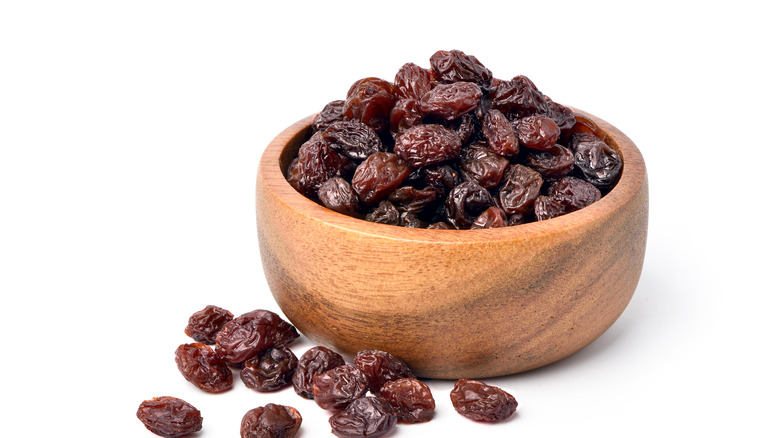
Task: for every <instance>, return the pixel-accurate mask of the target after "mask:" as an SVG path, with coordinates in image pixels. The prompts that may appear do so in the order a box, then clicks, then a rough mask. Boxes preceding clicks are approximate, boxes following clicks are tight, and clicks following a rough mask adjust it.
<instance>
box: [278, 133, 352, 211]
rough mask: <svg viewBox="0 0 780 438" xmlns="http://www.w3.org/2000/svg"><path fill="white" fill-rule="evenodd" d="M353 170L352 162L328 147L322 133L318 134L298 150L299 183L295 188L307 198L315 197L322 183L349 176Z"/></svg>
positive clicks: (297, 172) (296, 172)
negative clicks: (337, 177)
mask: <svg viewBox="0 0 780 438" xmlns="http://www.w3.org/2000/svg"><path fill="white" fill-rule="evenodd" d="M353 168H354V164H353V163H352V160H350V159H349V158H347V157H345V156H343V155H341V154H339V153H338V152H336V151H335V150H334V149H333V148H331V147H330V146H328V142H327V141H325V140H324V139H323V137H322V133H320V132H317V133H315V134H314V135H313V136H312V137H311V138H310V139H309V140H307V141H306V142H305V143H304V144H302V145H301V148H300V149H299V150H298V162H297V164H296V170H295V176H296V178H297V181H298V183H297V187H296V186H295V185H293V187H296V188H297V189H298V191H299V192H301V193H303V194H304V195H306V196H314V195H316V193H317V190H319V188H320V186H321V185H322V183H324V182H325V181H327V180H329V179H330V178H333V177H336V176H342V177H343V176H347V175H349V174H351V173H352V169H353Z"/></svg>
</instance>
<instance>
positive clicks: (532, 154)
mask: <svg viewBox="0 0 780 438" xmlns="http://www.w3.org/2000/svg"><path fill="white" fill-rule="evenodd" d="M524 162H525V165H526V166H528V167H530V168H531V169H533V170H535V171H537V172H539V173H540V174H541V175H542V177H543V178H544V179H546V180H553V179H560V178H563V177H564V176H566V175H568V174H569V173H570V172H571V171H572V169H574V154H572V153H571V151H570V150H569V148H567V147H565V146H561V145H559V144H556V145H554V146H553V147H552V148H550V149H549V150H546V151H535V150H529V151H528V154H527V155H526V156H525V160H524Z"/></svg>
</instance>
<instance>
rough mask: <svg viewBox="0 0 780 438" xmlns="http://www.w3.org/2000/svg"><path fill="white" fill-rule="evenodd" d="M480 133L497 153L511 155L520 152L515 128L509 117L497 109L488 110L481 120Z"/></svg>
mask: <svg viewBox="0 0 780 438" xmlns="http://www.w3.org/2000/svg"><path fill="white" fill-rule="evenodd" d="M482 133H483V134H484V135H485V139H487V142H488V145H490V149H493V151H494V152H495V153H497V154H499V155H503V156H505V157H513V156H515V155H517V153H518V152H520V143H519V142H518V139H517V135H515V129H514V127H512V123H510V122H509V119H507V118H506V116H504V114H502V113H501V111H498V110H490V111H488V113H487V117H485V120H484V121H483V122H482Z"/></svg>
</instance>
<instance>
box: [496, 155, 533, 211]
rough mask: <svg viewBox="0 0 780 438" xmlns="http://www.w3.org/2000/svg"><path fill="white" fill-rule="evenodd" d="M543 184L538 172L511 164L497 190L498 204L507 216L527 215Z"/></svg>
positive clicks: (520, 165)
mask: <svg viewBox="0 0 780 438" xmlns="http://www.w3.org/2000/svg"><path fill="white" fill-rule="evenodd" d="M543 182H544V181H543V180H542V176H541V175H540V174H539V172H536V171H535V170H532V169H529V168H528V167H525V166H523V165H522V164H513V165H511V166H509V168H507V170H506V171H505V172H504V182H503V184H502V185H501V187H500V188H499V189H498V203H499V205H500V206H501V208H502V209H503V210H504V212H506V213H507V214H509V215H512V214H518V213H519V214H523V215H525V214H528V213H530V212H531V210H532V209H533V205H534V199H536V197H537V196H539V191H540V190H541V188H542V183H543Z"/></svg>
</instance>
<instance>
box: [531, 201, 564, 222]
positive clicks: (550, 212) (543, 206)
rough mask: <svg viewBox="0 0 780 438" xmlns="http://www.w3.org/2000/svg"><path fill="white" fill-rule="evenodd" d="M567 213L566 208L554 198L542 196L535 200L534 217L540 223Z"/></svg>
mask: <svg viewBox="0 0 780 438" xmlns="http://www.w3.org/2000/svg"><path fill="white" fill-rule="evenodd" d="M566 213H567V211H566V206H564V205H563V204H562V203H561V202H560V201H558V200H557V199H555V198H553V197H552V196H545V195H540V196H538V197H537V198H536V199H535V200H534V215H535V216H536V220H538V221H543V220H547V219H552V218H554V217H558V216H562V215H564V214H566ZM521 216H522V215H521Z"/></svg>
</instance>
